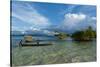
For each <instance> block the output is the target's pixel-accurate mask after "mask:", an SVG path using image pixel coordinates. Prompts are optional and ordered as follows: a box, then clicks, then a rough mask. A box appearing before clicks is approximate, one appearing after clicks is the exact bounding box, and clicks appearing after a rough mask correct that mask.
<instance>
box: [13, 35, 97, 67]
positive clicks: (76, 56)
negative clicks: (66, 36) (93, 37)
mask: <svg viewBox="0 0 100 67" xmlns="http://www.w3.org/2000/svg"><path fill="white" fill-rule="evenodd" d="M34 38H39V39H44V40H47V39H48V40H52V42H53V45H49V46H34V47H18V43H19V41H20V40H21V39H23V36H22V37H18V36H17V37H13V38H12V48H13V49H12V65H14V66H22V65H40V64H58V63H76V62H90V61H96V41H88V42H78V41H72V40H64V41H62V40H57V39H56V38H54V37H44V38H43V37H40V36H39V37H34ZM15 45H16V46H15Z"/></svg>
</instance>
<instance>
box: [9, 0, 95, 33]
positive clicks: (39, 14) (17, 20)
mask: <svg viewBox="0 0 100 67" xmlns="http://www.w3.org/2000/svg"><path fill="white" fill-rule="evenodd" d="M11 10H12V11H11V18H12V20H11V23H12V30H14V31H15V30H20V31H25V30H62V31H66V32H73V31H77V30H83V29H86V28H88V27H89V26H91V27H92V28H93V29H94V30H95V29H96V6H93V5H74V4H58V3H41V2H28V1H12V5H11Z"/></svg>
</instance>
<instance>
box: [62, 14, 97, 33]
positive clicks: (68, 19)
mask: <svg viewBox="0 0 100 67" xmlns="http://www.w3.org/2000/svg"><path fill="white" fill-rule="evenodd" d="M88 26H91V27H92V28H93V29H96V17H90V16H87V15H85V14H81V13H80V14H74V13H68V14H65V18H64V21H63V23H62V25H61V27H62V29H64V30H65V29H66V30H70V31H71V30H72V31H73V30H74V31H75V30H82V29H85V28H87V27H88Z"/></svg>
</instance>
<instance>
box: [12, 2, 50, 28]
mask: <svg viewBox="0 0 100 67" xmlns="http://www.w3.org/2000/svg"><path fill="white" fill-rule="evenodd" d="M12 17H15V18H17V19H18V20H21V21H22V22H20V23H26V25H27V24H30V26H31V27H36V28H37V27H39V28H45V27H46V26H49V25H50V21H49V19H48V18H47V17H45V16H43V15H41V14H40V13H39V12H38V11H37V10H36V9H35V8H34V7H33V6H32V5H31V4H28V3H22V2H15V3H14V2H13V4H12ZM13 23H14V24H17V23H18V22H17V21H13V22H12V24H13ZM24 25H25V24H24Z"/></svg>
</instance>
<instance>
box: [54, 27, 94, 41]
mask: <svg viewBox="0 0 100 67" xmlns="http://www.w3.org/2000/svg"><path fill="white" fill-rule="evenodd" d="M55 36H57V37H58V38H59V39H61V40H64V39H66V38H67V37H71V38H72V39H73V40H75V41H91V40H95V39H96V31H94V30H93V29H92V27H91V26H89V27H88V28H87V29H85V30H81V31H76V32H74V33H72V34H71V35H69V34H67V33H64V32H59V34H55Z"/></svg>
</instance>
